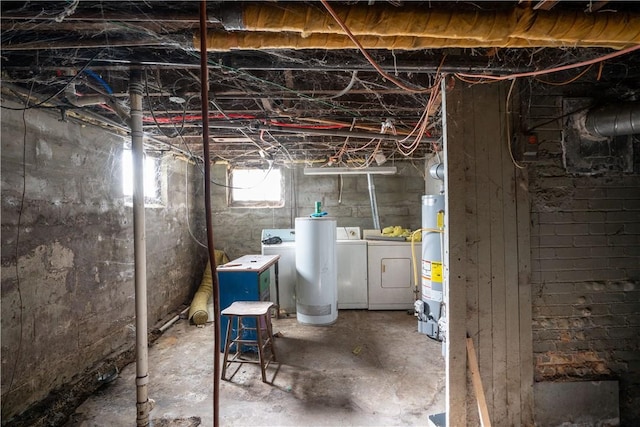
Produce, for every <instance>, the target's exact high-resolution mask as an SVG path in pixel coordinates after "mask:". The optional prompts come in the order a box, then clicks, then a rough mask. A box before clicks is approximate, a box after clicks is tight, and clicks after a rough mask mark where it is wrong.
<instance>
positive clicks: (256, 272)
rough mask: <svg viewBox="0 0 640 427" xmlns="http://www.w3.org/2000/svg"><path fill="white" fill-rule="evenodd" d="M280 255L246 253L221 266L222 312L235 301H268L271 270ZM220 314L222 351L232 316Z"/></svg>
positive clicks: (219, 270) (219, 282) (219, 279)
mask: <svg viewBox="0 0 640 427" xmlns="http://www.w3.org/2000/svg"><path fill="white" fill-rule="evenodd" d="M279 258H280V255H245V256H242V257H240V258H237V259H234V260H233V261H230V262H228V263H226V264H222V265H220V266H218V268H217V272H218V284H219V287H220V311H222V310H224V309H225V308H227V307H229V306H230V305H231V304H232V303H233V302H234V301H269V300H270V293H269V285H270V282H271V273H270V269H271V267H274V268H275V267H276V264H277V262H278V259H279ZM220 317H221V318H220V351H221V352H223V351H224V342H225V339H226V337H227V324H228V323H229V319H227V318H226V317H225V316H220ZM246 321H247V322H248V321H249V320H246ZM248 326H250V327H255V325H248ZM234 332H235V325H234ZM249 338H255V337H249Z"/></svg>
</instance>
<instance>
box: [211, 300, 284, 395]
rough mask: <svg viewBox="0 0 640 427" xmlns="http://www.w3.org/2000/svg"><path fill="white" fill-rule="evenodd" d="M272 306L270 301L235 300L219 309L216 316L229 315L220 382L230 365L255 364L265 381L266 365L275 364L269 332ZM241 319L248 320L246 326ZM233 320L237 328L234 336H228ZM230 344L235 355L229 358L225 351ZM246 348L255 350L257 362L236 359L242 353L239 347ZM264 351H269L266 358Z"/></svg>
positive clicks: (271, 336) (230, 334)
mask: <svg viewBox="0 0 640 427" xmlns="http://www.w3.org/2000/svg"><path fill="white" fill-rule="evenodd" d="M272 307H275V305H274V304H273V303H272V302H271V301H235V302H234V303H232V304H231V305H230V306H229V307H227V308H225V309H224V310H222V312H221V313H220V314H221V315H222V316H229V323H228V324H227V336H226V339H225V345H224V362H223V365H222V379H223V380H226V379H227V378H226V372H227V367H228V366H229V365H231V364H232V363H240V364H242V363H257V364H259V365H260V370H261V371H262V382H265V383H266V382H267V375H266V372H265V371H266V369H267V367H268V366H269V363H271V362H272V361H273V362H275V361H276V350H275V348H274V345H273V332H272V330H271V308H272ZM245 317H247V318H249V319H248V321H247V322H246V324H245V321H244V320H245V319H244V318H245ZM235 319H237V325H238V326H237V328H236V334H235V336H232V332H233V329H234V328H233V325H234V320H235ZM232 345H235V353H234V354H233V355H232V357H231V358H229V350H230V348H231V346H232ZM247 346H249V347H256V349H257V353H258V360H251V359H241V358H240V357H241V356H242V353H243V347H247ZM267 351H269V352H270V354H269V357H268V358H266V357H265V356H266V353H267ZM238 369H239V368H238ZM231 376H233V375H231ZM229 379H230V378H229Z"/></svg>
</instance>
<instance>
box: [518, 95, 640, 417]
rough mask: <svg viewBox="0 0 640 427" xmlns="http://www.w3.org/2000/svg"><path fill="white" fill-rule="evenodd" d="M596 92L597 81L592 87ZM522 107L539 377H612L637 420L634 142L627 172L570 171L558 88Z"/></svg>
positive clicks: (638, 228) (639, 191)
mask: <svg viewBox="0 0 640 427" xmlns="http://www.w3.org/2000/svg"><path fill="white" fill-rule="evenodd" d="M592 93H593V89H592ZM537 94H538V95H536V96H533V97H532V98H531V102H530V103H529V104H528V106H527V108H528V111H525V114H527V113H528V115H527V116H526V120H527V121H528V125H529V126H535V125H536V124H537V123H544V122H549V121H550V120H551V121H550V122H549V123H547V124H546V125H544V126H541V127H538V128H537V129H535V132H536V133H537V134H538V136H539V140H540V144H539V155H538V160H537V161H535V162H534V163H532V164H530V165H529V166H528V170H529V180H530V192H531V221H532V228H531V247H532V250H531V253H532V293H533V295H532V297H533V349H534V363H535V381H581V380H591V379H616V380H618V381H619V382H620V407H621V408H620V411H621V421H622V425H634V424H635V423H636V422H637V420H639V419H640V162H639V161H638V159H639V158H640V143H639V142H638V139H637V138H636V140H635V143H634V147H633V148H634V152H635V162H634V163H635V164H634V170H633V173H622V172H608V173H605V174H600V175H594V176H586V175H581V176H578V175H571V174H568V173H567V172H566V171H565V169H564V167H563V150H562V144H561V134H560V131H561V129H562V119H558V120H553V118H557V117H560V116H562V114H563V112H562V109H561V105H562V102H561V99H562V98H561V95H562V94H561V93H558V92H556V93H544V92H542V91H539V92H537Z"/></svg>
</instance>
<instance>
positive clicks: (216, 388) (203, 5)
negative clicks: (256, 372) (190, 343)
mask: <svg viewBox="0 0 640 427" xmlns="http://www.w3.org/2000/svg"><path fill="white" fill-rule="evenodd" d="M200 85H201V87H200V92H201V94H200V99H201V101H202V106H201V108H202V145H203V152H204V154H203V157H204V210H205V215H206V217H207V218H206V221H207V246H208V248H209V263H210V264H211V279H212V288H213V318H214V322H215V327H214V328H213V330H214V339H213V427H218V425H219V424H220V285H219V283H218V274H217V272H216V257H215V246H214V242H213V218H212V210H211V155H210V149H209V67H208V61H207V1H206V0H202V1H201V2H200Z"/></svg>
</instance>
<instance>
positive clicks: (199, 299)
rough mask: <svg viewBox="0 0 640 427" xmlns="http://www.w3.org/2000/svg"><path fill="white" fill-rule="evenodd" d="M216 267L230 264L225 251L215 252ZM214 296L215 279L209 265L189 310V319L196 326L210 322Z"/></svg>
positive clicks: (209, 264) (208, 264)
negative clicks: (210, 302)
mask: <svg viewBox="0 0 640 427" xmlns="http://www.w3.org/2000/svg"><path fill="white" fill-rule="evenodd" d="M214 255H215V261H216V265H220V264H226V263H227V262H229V258H228V257H227V255H226V254H225V253H224V251H219V250H217V249H216V250H215V252H214ZM212 294H213V277H212V276H211V263H210V262H208V263H207V267H206V268H205V269H204V274H203V275H202V281H201V282H200V286H199V287H198V290H197V291H196V293H195V295H194V296H193V300H192V301H191V307H190V308H189V319H190V320H191V321H193V323H194V324H196V325H204V324H205V323H207V320H209V313H208V312H207V305H208V303H209V298H211V295H212Z"/></svg>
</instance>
